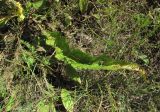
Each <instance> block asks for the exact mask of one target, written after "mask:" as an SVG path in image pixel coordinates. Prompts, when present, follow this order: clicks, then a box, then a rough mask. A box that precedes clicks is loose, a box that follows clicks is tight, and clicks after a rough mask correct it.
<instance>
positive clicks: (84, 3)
mask: <svg viewBox="0 0 160 112" xmlns="http://www.w3.org/2000/svg"><path fill="white" fill-rule="evenodd" d="M79 8H80V11H81V12H82V13H84V12H85V11H87V8H88V0H79Z"/></svg>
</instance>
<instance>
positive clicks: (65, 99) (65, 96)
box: [61, 89, 74, 112]
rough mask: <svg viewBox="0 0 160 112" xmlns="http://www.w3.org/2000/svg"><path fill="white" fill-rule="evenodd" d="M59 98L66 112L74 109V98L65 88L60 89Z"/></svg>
mask: <svg viewBox="0 0 160 112" xmlns="http://www.w3.org/2000/svg"><path fill="white" fill-rule="evenodd" d="M61 99H62V103H63V105H64V107H65V109H66V110H67V111H68V112H73V109H74V100H73V98H72V96H71V95H70V92H69V91H68V90H66V89H62V90H61Z"/></svg>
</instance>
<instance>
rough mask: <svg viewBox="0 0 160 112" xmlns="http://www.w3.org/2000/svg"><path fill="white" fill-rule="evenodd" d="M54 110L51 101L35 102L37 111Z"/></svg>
mask: <svg viewBox="0 0 160 112" xmlns="http://www.w3.org/2000/svg"><path fill="white" fill-rule="evenodd" d="M50 111H51V112H56V109H55V106H54V104H52V103H47V104H46V103H45V101H44V100H42V101H40V102H39V103H38V104H37V112H50Z"/></svg>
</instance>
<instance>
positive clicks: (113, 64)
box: [49, 32, 145, 74]
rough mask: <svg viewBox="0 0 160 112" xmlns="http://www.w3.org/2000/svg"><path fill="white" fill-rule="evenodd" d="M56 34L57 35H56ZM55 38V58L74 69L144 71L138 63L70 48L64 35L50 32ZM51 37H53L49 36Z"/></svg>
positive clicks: (142, 72)
mask: <svg viewBox="0 0 160 112" xmlns="http://www.w3.org/2000/svg"><path fill="white" fill-rule="evenodd" d="M53 34H54V35H53ZM57 34H58V35H57ZM50 36H53V37H54V39H55V43H54V45H55V46H52V47H54V48H55V51H56V54H55V58H57V59H58V60H59V61H63V62H64V63H65V64H67V65H70V66H72V67H73V68H74V69H76V70H88V69H89V70H121V69H126V70H132V71H138V72H140V73H141V74H145V71H144V70H143V69H141V68H140V67H139V65H138V64H135V63H130V62H125V61H121V60H114V59H112V58H110V57H108V56H105V55H101V56H97V57H96V56H91V55H89V54H87V53H84V52H82V51H80V50H78V49H74V48H70V47H69V45H68V44H67V42H66V40H65V37H63V36H61V35H60V34H59V33H55V32H53V33H51V35H50ZM49 39H53V38H49Z"/></svg>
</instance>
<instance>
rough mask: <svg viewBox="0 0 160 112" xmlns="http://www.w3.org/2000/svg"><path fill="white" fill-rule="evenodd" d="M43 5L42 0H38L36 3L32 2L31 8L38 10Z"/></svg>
mask: <svg viewBox="0 0 160 112" xmlns="http://www.w3.org/2000/svg"><path fill="white" fill-rule="evenodd" d="M43 3H44V0H38V1H36V2H33V3H32V6H33V8H35V9H39V8H40V7H41V6H42V5H43Z"/></svg>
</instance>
